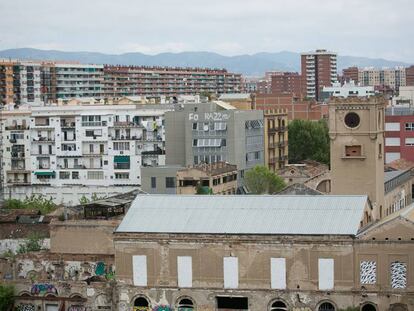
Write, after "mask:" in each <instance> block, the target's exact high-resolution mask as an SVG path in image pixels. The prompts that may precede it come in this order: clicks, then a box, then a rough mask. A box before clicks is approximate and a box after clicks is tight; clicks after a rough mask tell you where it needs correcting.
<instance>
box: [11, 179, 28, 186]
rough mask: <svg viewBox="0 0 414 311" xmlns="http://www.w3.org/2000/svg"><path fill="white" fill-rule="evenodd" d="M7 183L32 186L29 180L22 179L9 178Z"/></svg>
mask: <svg viewBox="0 0 414 311" xmlns="http://www.w3.org/2000/svg"><path fill="white" fill-rule="evenodd" d="M7 183H8V184H10V185H14V186H30V182H29V181H27V180H21V179H9V180H8V181H7Z"/></svg>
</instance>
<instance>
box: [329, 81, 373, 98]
mask: <svg viewBox="0 0 414 311" xmlns="http://www.w3.org/2000/svg"><path fill="white" fill-rule="evenodd" d="M373 95H375V90H374V87H373V86H360V85H356V84H355V82H354V81H350V82H349V83H345V84H344V85H341V83H340V82H335V83H333V85H332V86H324V87H323V90H322V99H324V100H327V99H329V97H342V98H348V97H364V96H367V97H369V96H373Z"/></svg>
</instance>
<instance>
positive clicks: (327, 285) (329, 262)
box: [318, 258, 334, 290]
mask: <svg viewBox="0 0 414 311" xmlns="http://www.w3.org/2000/svg"><path fill="white" fill-rule="evenodd" d="M318 275H319V289H320V290H328V289H333V288H334V260H333V259H332V258H319V261H318Z"/></svg>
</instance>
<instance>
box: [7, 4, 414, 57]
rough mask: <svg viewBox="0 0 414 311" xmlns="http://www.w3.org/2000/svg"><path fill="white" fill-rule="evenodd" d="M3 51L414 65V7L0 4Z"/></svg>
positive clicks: (369, 5)
mask: <svg viewBox="0 0 414 311" xmlns="http://www.w3.org/2000/svg"><path fill="white" fill-rule="evenodd" d="M0 12H1V14H0V29H1V31H0V50H4V49H10V48H23V47H32V48H39V49H55V50H62V51H92V52H102V53H111V54H120V53H126V52H142V53H146V54H157V53H162V52H183V51H210V52H217V53H220V54H223V55H227V56H231V55H240V54H254V53H257V52H279V51H293V52H304V51H311V50H315V49H317V48H326V49H328V50H331V51H334V52H337V53H338V54H339V55H352V56H366V57H375V58H385V59H389V60H397V61H405V62H411V63H413V62H414V53H413V52H414V27H413V26H412V13H413V12H414V1H413V0H208V1H207V0H35V1H34V0H0Z"/></svg>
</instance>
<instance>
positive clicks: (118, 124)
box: [114, 121, 144, 128]
mask: <svg viewBox="0 0 414 311" xmlns="http://www.w3.org/2000/svg"><path fill="white" fill-rule="evenodd" d="M114 127H140V128H144V126H143V125H141V124H139V123H135V122H119V121H118V122H114Z"/></svg>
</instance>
